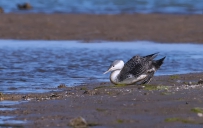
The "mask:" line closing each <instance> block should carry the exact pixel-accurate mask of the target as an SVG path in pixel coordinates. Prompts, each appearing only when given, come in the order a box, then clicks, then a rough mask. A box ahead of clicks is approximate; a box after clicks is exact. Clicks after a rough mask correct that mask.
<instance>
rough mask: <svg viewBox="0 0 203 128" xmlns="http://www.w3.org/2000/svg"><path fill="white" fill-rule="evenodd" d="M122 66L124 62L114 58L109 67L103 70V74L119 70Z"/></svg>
mask: <svg viewBox="0 0 203 128" xmlns="http://www.w3.org/2000/svg"><path fill="white" fill-rule="evenodd" d="M123 66H124V62H123V61H122V60H115V61H114V62H113V63H112V64H111V65H110V67H109V69H108V70H107V71H106V72H104V74H106V73H108V72H111V71H115V70H121V69H122V68H123Z"/></svg>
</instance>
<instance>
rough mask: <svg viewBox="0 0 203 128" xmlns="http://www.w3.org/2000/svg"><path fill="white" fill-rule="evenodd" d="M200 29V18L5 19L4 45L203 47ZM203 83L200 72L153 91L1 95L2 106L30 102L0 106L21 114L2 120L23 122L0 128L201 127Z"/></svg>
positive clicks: (0, 17) (103, 88)
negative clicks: (74, 43) (76, 42)
mask: <svg viewBox="0 0 203 128" xmlns="http://www.w3.org/2000/svg"><path fill="white" fill-rule="evenodd" d="M202 23H203V16H202V15H164V14H119V15H86V14H0V29H1V31H0V38H1V39H28V40H82V41H87V42H89V41H90V42H91V41H94V42H96V40H110V41H133V40H150V41H155V42H160V43H203V36H202V35H203V25H202ZM202 79H203V73H194V74H182V75H179V74H177V75H168V76H156V77H154V78H153V80H152V82H150V84H149V85H131V86H123V85H118V86H115V85H112V84H111V83H110V82H107V83H106V82H105V83H87V84H86V85H78V86H76V87H66V86H65V85H59V86H58V91H51V90H50V92H48V93H27V94H17V93H11V94H3V93H0V100H4V101H7V100H8V101H26V102H23V103H21V104H17V105H13V106H6V105H5V106H0V108H16V109H14V110H12V111H11V110H0V115H1V116H5V117H7V116H14V117H13V118H14V120H20V121H24V122H25V123H18V124H12V122H11V123H2V124H0V127H59V126H60V127H77V126H78V127H97V128H98V127H105V128H106V127H122V128H123V127H128V128H129V127H133V128H135V127H138V128H140V127H146V128H148V127H154V128H157V127H160V128H162V127H166V128H167V127H168V128H169V127H177V128H180V127H197V128H200V127H202V126H203V101H202V99H203V81H202ZM77 117H78V118H77ZM75 118H77V119H78V120H79V121H78V122H77V121H76V120H75ZM71 125H72V126H71Z"/></svg>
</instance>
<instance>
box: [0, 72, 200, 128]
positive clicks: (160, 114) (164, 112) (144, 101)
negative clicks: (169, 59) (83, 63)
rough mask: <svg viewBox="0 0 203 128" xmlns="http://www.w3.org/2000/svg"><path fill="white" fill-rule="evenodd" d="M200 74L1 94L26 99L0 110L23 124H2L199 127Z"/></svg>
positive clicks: (15, 98) (26, 125)
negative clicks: (81, 121) (75, 122)
mask: <svg viewBox="0 0 203 128" xmlns="http://www.w3.org/2000/svg"><path fill="white" fill-rule="evenodd" d="M202 78H203V73H196V74H184V75H169V76H156V77H154V78H153V80H152V82H151V83H150V84H149V85H140V86H138V85H131V86H122V85H120V86H114V85H112V84H111V83H108V82H107V83H96V84H88V85H82V86H77V87H66V86H64V85H61V86H59V88H60V91H58V92H50V93H44V94H26V95H25V94H24V95H23V94H21V95H20V94H4V95H3V96H2V99H4V100H25V101H29V102H26V103H21V104H19V105H14V106H13V107H14V108H17V109H16V110H13V111H0V115H1V116H12V115H15V116H16V118H15V119H17V120H23V121H27V122H28V123H26V124H18V125H12V124H9V123H8V124H4V125H2V126H18V127H57V126H60V127H67V126H70V120H72V119H74V118H76V117H82V118H84V119H85V120H86V122H87V124H86V125H87V126H89V127H105V128H106V127H137V128H140V127H146V128H147V127H154V128H157V127H160V128H163V127H166V128H169V127H177V128H179V127H196V128H200V127H202V126H203V115H202V114H203V101H202V99H203V81H201V80H200V79H202ZM8 107H9V106H8ZM0 126H1V125H0ZM82 126H84V125H82Z"/></svg>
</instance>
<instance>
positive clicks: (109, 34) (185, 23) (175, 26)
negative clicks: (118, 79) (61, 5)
mask: <svg viewBox="0 0 203 128" xmlns="http://www.w3.org/2000/svg"><path fill="white" fill-rule="evenodd" d="M202 23H203V15H172V14H168V15H166V14H119V15H88V14H0V29H1V31H0V38H1V39H29V40H33V39H35V40H83V41H87V42H88V41H92V40H93V41H94V40H111V41H134V40H149V41H155V42H160V43H203V36H202V35H203V25H202Z"/></svg>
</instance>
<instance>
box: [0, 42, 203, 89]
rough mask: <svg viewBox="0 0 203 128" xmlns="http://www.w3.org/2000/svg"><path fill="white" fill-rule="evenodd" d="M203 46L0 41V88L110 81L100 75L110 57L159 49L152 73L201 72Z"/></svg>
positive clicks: (50, 86)
mask: <svg viewBox="0 0 203 128" xmlns="http://www.w3.org/2000/svg"><path fill="white" fill-rule="evenodd" d="M202 49H203V45H199V44H159V43H152V42H148V41H135V42H101V41H95V42H94V43H80V41H43V40H36V41H27V40H0V51H1V53H0V58H1V63H0V72H1V73H0V86H1V88H0V92H4V93H5V92H7V93H15V92H16V93H19V92H20V93H28V92H29V93H31V92H45V91H50V90H49V89H52V88H56V87H57V86H58V85H59V84H61V83H64V84H66V85H68V86H76V85H79V84H83V83H90V82H102V81H109V74H107V75H103V72H104V71H106V70H107V68H108V67H109V65H110V64H111V63H112V61H113V60H116V59H122V60H124V61H125V62H126V61H127V60H129V59H130V58H131V57H132V56H134V55H138V54H139V55H147V54H152V53H154V52H160V54H159V55H158V57H157V59H159V58H162V57H164V56H166V59H165V61H164V64H163V66H162V67H161V68H160V70H158V71H157V72H156V74H155V75H165V74H183V73H193V72H203V50H202Z"/></svg>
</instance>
